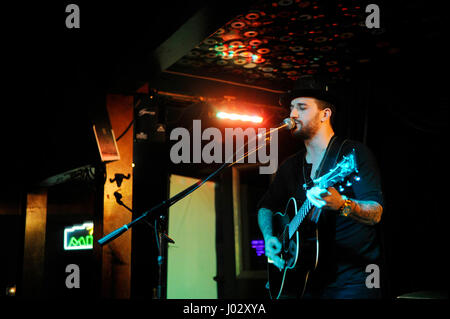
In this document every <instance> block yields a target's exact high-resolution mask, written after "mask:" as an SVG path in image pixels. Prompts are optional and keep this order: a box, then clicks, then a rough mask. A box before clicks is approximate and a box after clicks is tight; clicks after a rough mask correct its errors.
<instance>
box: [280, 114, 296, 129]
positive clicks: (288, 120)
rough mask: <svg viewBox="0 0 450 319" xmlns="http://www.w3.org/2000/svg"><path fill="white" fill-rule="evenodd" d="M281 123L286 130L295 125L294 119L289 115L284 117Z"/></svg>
mask: <svg viewBox="0 0 450 319" xmlns="http://www.w3.org/2000/svg"><path fill="white" fill-rule="evenodd" d="M283 125H285V128H286V129H287V130H293V129H294V128H295V127H296V126H297V124H296V123H295V121H294V119H293V118H290V117H288V118H285V119H284V120H283Z"/></svg>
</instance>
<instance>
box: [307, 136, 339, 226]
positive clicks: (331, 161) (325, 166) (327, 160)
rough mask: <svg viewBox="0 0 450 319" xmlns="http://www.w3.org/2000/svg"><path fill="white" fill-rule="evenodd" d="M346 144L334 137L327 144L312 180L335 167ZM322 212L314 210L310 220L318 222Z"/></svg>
mask: <svg viewBox="0 0 450 319" xmlns="http://www.w3.org/2000/svg"><path fill="white" fill-rule="evenodd" d="M346 142H347V139H344V138H341V137H338V136H336V135H334V136H333V137H332V138H331V140H330V142H329V143H328V146H327V149H326V151H325V155H324V156H323V158H322V161H321V162H320V165H319V169H318V170H317V171H316V174H315V176H314V179H317V178H319V177H320V176H322V175H324V174H326V173H327V172H328V171H330V170H331V169H332V168H333V167H334V166H336V163H337V161H338V159H339V156H340V155H341V151H342V147H343V146H344V144H345V143H346ZM321 212H322V209H321V208H320V209H314V210H313V211H312V214H311V217H310V218H311V220H312V221H313V222H315V223H317V222H318V221H319V217H320V213H321Z"/></svg>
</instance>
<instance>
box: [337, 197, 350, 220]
mask: <svg viewBox="0 0 450 319" xmlns="http://www.w3.org/2000/svg"><path fill="white" fill-rule="evenodd" d="M344 199H345V201H344V204H342V206H341V208H339V211H340V215H341V216H344V217H347V216H348V215H349V214H350V213H351V212H352V200H351V199H348V198H347V197H344Z"/></svg>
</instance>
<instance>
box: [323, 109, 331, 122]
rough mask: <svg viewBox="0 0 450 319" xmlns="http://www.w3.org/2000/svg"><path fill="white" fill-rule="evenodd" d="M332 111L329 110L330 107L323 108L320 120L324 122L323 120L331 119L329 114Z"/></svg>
mask: <svg viewBox="0 0 450 319" xmlns="http://www.w3.org/2000/svg"><path fill="white" fill-rule="evenodd" d="M332 112H333V111H331V109H330V108H329V107H327V108H325V109H323V117H322V120H321V121H322V122H325V120H327V119H328V120H331V114H332Z"/></svg>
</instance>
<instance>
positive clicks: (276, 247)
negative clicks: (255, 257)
mask: <svg viewBox="0 0 450 319" xmlns="http://www.w3.org/2000/svg"><path fill="white" fill-rule="evenodd" d="M264 244H265V248H266V251H265V254H266V256H267V258H269V260H270V261H271V262H272V263H273V264H274V265H275V266H277V267H278V268H279V269H280V270H282V269H283V268H284V264H285V261H284V260H283V259H281V257H280V256H279V255H278V254H279V253H280V252H281V242H280V241H279V240H278V238H277V237H275V236H267V238H265V240H264Z"/></svg>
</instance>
